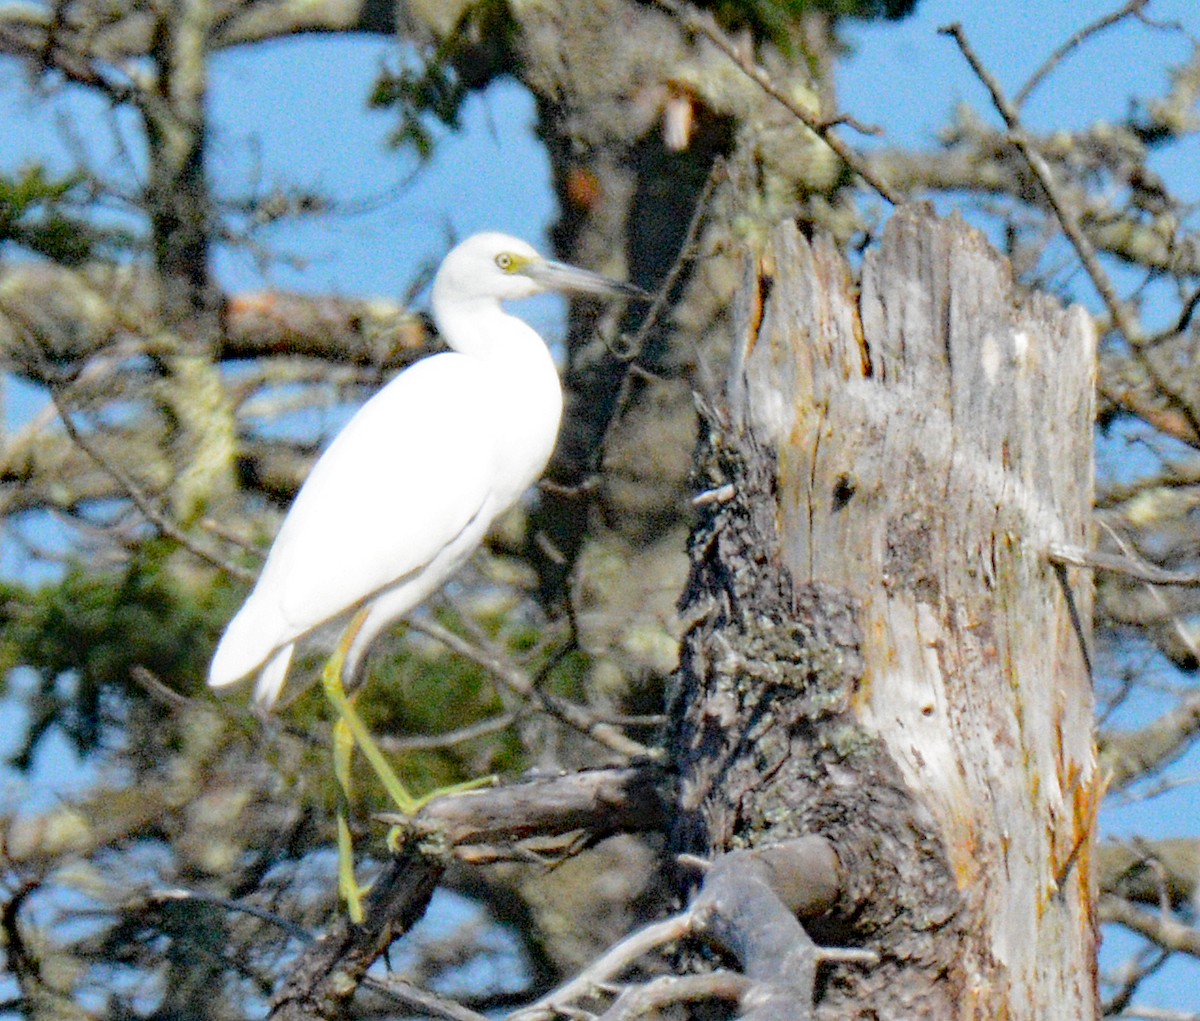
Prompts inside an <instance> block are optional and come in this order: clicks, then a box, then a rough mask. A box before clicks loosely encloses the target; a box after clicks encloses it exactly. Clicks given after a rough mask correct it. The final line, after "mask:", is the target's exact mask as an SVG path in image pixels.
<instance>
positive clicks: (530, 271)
mask: <svg viewBox="0 0 1200 1021" xmlns="http://www.w3.org/2000/svg"><path fill="white" fill-rule="evenodd" d="M521 272H522V273H524V274H525V275H526V276H527V277H529V279H530V280H533V281H534V282H536V283H539V284H541V285H542V286H543V287H545V288H547V289H548V290H551V291H574V292H576V293H579V294H613V295H619V296H622V297H626V298H640V299H642V300H643V301H649V300H650V298H651V295H649V294H647V293H646V292H645V291H643V290H642V289H641V288H640V287H637V286H635V285H634V284H627V283H625V282H624V281H621V280H612V279H610V278H609V277H606V276H601V275H600V274H599V273H593V272H592V271H591V270H589V269H580V268H579V267H578V266H569V265H567V263H565V262H552V261H551V260H549V259H546V260H541V261H538V262H530V263H529V265H527V266H525V267H523V268H522V270H521Z"/></svg>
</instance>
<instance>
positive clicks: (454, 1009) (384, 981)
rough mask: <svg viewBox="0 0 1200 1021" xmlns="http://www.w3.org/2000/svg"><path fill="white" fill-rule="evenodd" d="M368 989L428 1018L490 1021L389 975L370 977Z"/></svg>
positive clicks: (469, 1009)
mask: <svg viewBox="0 0 1200 1021" xmlns="http://www.w3.org/2000/svg"><path fill="white" fill-rule="evenodd" d="M362 984H363V985H364V986H365V987H366V988H368V989H372V990H374V991H375V992H377V993H379V994H381V995H382V996H386V997H387V998H388V999H389V1000H392V1001H393V1002H395V1003H399V1004H402V1005H403V1006H405V1007H407V1008H408V1009H409V1010H414V1011H417V1012H418V1013H420V1014H424V1015H425V1016H426V1017H436V1018H441V1019H443V1021H490V1019H489V1018H488V1016H487V1015H486V1014H480V1013H479V1012H478V1011H474V1010H471V1008H470V1007H464V1006H463V1005H462V1004H461V1003H456V1002H455V1001H454V1000H448V999H446V998H445V997H444V996H438V995H437V994H436V993H431V992H430V991H429V990H428V989H421V988H420V987H419V986H415V985H413V984H412V983H411V982H406V981H404V980H403V979H399V978H396V977H395V976H393V975H388V976H386V977H384V978H375V977H374V976H373V975H368V976H367V977H366V978H364V979H363V983H362Z"/></svg>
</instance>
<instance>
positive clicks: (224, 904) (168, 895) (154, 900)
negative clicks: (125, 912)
mask: <svg viewBox="0 0 1200 1021" xmlns="http://www.w3.org/2000/svg"><path fill="white" fill-rule="evenodd" d="M147 900H148V901H149V902H150V903H151V904H166V903H170V902H172V901H176V902H178V901H196V902H197V903H200V904H211V905H213V906H214V907H218V908H223V909H224V910H226V911H231V912H236V913H239V914H243V915H250V916H252V917H253V918H257V919H260V920H261V921H264V922H269V923H270V924H271V925H273V926H275V927H276V928H278V929H282V930H283V931H284V932H286V933H287V934H288V935H290V936H294V937H295V938H296V939H298V940H300V942H301V943H312V942H313V941H314V940H315V939H316V937H315V936H314V935H313V934H312V933H311V932H309V931H308V930H307V929H305V928H304V927H303V926H300V925H297V924H296V923H295V922H293V921H291V919H288V918H284V917H283V916H282V915H279V914H276V913H275V912H274V911H268V910H267V909H266V908H260V907H258V906H257V905H255V904H247V903H245V902H244V901H239V900H231V899H230V898H228V897H218V896H217V895H216V894H211V893H202V892H200V891H199V890H186V889H183V888H182V887H172V888H171V889H167V890H155V891H154V892H153V893H151V894H150V896H149V897H148V898H147Z"/></svg>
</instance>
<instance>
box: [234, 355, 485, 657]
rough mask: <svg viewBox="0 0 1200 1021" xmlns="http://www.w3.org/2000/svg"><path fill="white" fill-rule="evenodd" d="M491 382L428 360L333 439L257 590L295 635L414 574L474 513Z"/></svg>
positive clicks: (449, 361) (456, 362)
mask: <svg viewBox="0 0 1200 1021" xmlns="http://www.w3.org/2000/svg"><path fill="white" fill-rule="evenodd" d="M488 384H489V380H488V379H487V375H486V372H485V371H484V370H483V369H482V368H481V367H480V366H479V365H478V364H477V363H475V362H474V361H473V360H472V359H469V358H465V357H463V356H461V355H457V354H454V353H447V354H440V355H435V356H434V357H432V358H427V359H425V360H423V361H421V362H419V363H417V364H416V365H414V366H413V367H412V368H410V369H408V370H407V371H405V372H404V373H402V374H401V375H400V376H398V377H397V378H396V379H394V380H393V381H392V382H391V383H389V384H388V385H387V386H386V387H384V388H383V389H382V390H381V391H379V393H377V394H376V395H375V396H374V397H372V398H371V400H369V401H368V402H367V403H366V404H364V405H363V407H362V408H361V409H360V410H359V411H358V413H357V414H356V415H355V416H354V417H353V418H352V419H351V420H350V422H349V423H348V424H347V425H346V427H345V429H343V430H342V432H341V433H339V434H338V436H337V437H336V439H334V441H333V443H332V444H331V445H330V446H329V448H328V450H326V451H325V453H324V454H323V455H322V456H321V458H320V459H319V460H318V462H317V464H316V465H315V466H314V468H313V470H312V473H311V474H310V475H309V477H308V479H307V480H306V481H305V483H304V485H303V487H302V488H301V490H300V493H299V494H298V495H297V497H296V500H295V502H294V503H293V505H292V508H291V510H290V511H289V512H288V515H287V517H286V519H285V520H284V523H283V526H282V527H281V529H280V531H279V535H278V537H277V538H276V540H275V544H274V546H273V547H272V548H271V553H270V556H269V558H268V562H267V565H266V567H265V568H264V571H263V576H262V579H261V580H260V582H259V588H260V589H263V588H265V590H266V591H264V592H263V593H262V596H263V597H268V598H273V599H277V600H278V605H279V607H280V610H281V612H282V615H283V618H284V619H285V620H286V621H287V623H288V624H289V626H290V627H291V628H293V629H295V634H296V635H300V634H303V633H304V632H306V631H308V630H310V629H312V628H314V627H316V626H318V625H319V624H321V623H323V622H324V621H326V620H329V619H330V618H333V617H336V616H338V615H339V614H341V613H344V612H345V611H347V610H349V609H351V608H352V607H353V606H355V605H356V604H357V603H359V602H361V601H362V600H363V599H365V598H367V597H368V596H370V595H372V594H373V593H375V592H377V591H379V590H380V589H382V588H384V587H386V586H389V585H391V584H393V583H395V582H396V581H398V580H399V579H401V578H404V577H407V576H409V575H411V574H413V573H414V572H417V571H420V570H421V569H422V568H423V567H425V565H427V564H428V563H429V562H430V561H431V560H432V559H433V558H434V557H435V556H436V555H437V554H438V552H440V551H441V550H442V549H443V548H444V547H445V546H446V545H447V544H449V543H450V542H451V541H452V540H453V539H454V538H455V537H456V536H458V535H459V534H460V533H461V532H462V531H463V529H464V528H466V526H467V525H468V524H469V523H470V521H471V520H472V519H473V518H474V517H475V516H476V515H477V514H478V513H479V512H480V510H481V509H482V508H483V506H484V504H485V501H486V499H487V497H488V494H489V493H490V492H491V490H492V488H493V479H492V475H493V474H494V468H493V465H494V463H495V457H494V449H495V443H496V442H497V440H496V435H495V423H494V422H493V421H492V414H491V408H492V407H493V406H494V400H493V398H492V397H491V393H492V391H491V389H490V388H489V385H488ZM493 385H494V381H493ZM255 596H256V597H258V596H259V593H258V592H257V591H256V592H255Z"/></svg>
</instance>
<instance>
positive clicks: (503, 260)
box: [496, 252, 516, 273]
mask: <svg viewBox="0 0 1200 1021" xmlns="http://www.w3.org/2000/svg"><path fill="white" fill-rule="evenodd" d="M496 265H497V266H499V267H500V268H501V269H502V270H504V272H505V273H507V272H508V271H509V270H511V269H512V268H513V266H515V265H516V260H515V259H514V258H513V257H512V256H511V255H510V254H509V253H508V252H501V253H500V254H499V255H497V256H496Z"/></svg>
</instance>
